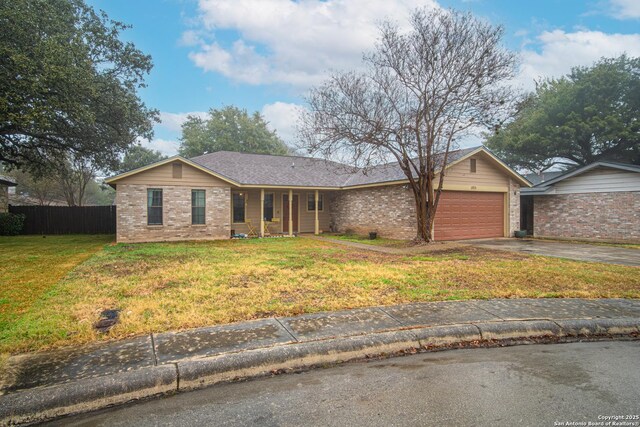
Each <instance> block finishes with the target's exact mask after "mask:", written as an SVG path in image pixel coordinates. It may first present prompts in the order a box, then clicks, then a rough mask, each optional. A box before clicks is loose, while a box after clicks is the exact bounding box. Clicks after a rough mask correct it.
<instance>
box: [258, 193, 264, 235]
mask: <svg viewBox="0 0 640 427" xmlns="http://www.w3.org/2000/svg"><path fill="white" fill-rule="evenodd" d="M258 236H260V237H264V188H261V189H260V231H259V232H258Z"/></svg>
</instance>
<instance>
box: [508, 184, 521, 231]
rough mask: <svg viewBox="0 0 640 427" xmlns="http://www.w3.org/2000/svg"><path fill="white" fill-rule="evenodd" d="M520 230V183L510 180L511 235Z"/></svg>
mask: <svg viewBox="0 0 640 427" xmlns="http://www.w3.org/2000/svg"><path fill="white" fill-rule="evenodd" d="M516 230H520V184H518V183H516V182H514V181H513V180H512V179H510V180H509V236H510V237H513V235H514V233H515V231H516Z"/></svg>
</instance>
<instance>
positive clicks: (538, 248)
mask: <svg viewBox="0 0 640 427" xmlns="http://www.w3.org/2000/svg"><path fill="white" fill-rule="evenodd" d="M465 243H468V244H471V245H473V246H480V247H483V248H489V249H498V250H504V251H511V252H524V253H528V254H534V255H544V256H551V257H556V258H567V259H573V260H577V261H592V262H604V263H607V264H621V265H631V266H634V267H640V249H629V248H619V247H615V246H603V245H593V244H588V243H564V242H546V241H542V240H531V239H482V240H467V241H465Z"/></svg>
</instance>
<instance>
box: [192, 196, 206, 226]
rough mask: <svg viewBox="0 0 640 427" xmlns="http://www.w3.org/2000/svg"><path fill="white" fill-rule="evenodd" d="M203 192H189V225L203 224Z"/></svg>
mask: <svg viewBox="0 0 640 427" xmlns="http://www.w3.org/2000/svg"><path fill="white" fill-rule="evenodd" d="M204 207H205V192H204V190H191V224H204V217H205V213H204V212H205V208H204Z"/></svg>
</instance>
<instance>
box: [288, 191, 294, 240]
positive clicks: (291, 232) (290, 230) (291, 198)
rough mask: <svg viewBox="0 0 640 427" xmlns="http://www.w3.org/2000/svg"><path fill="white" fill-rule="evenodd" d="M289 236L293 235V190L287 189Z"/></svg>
mask: <svg viewBox="0 0 640 427" xmlns="http://www.w3.org/2000/svg"><path fill="white" fill-rule="evenodd" d="M289 236H293V190H289Z"/></svg>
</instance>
